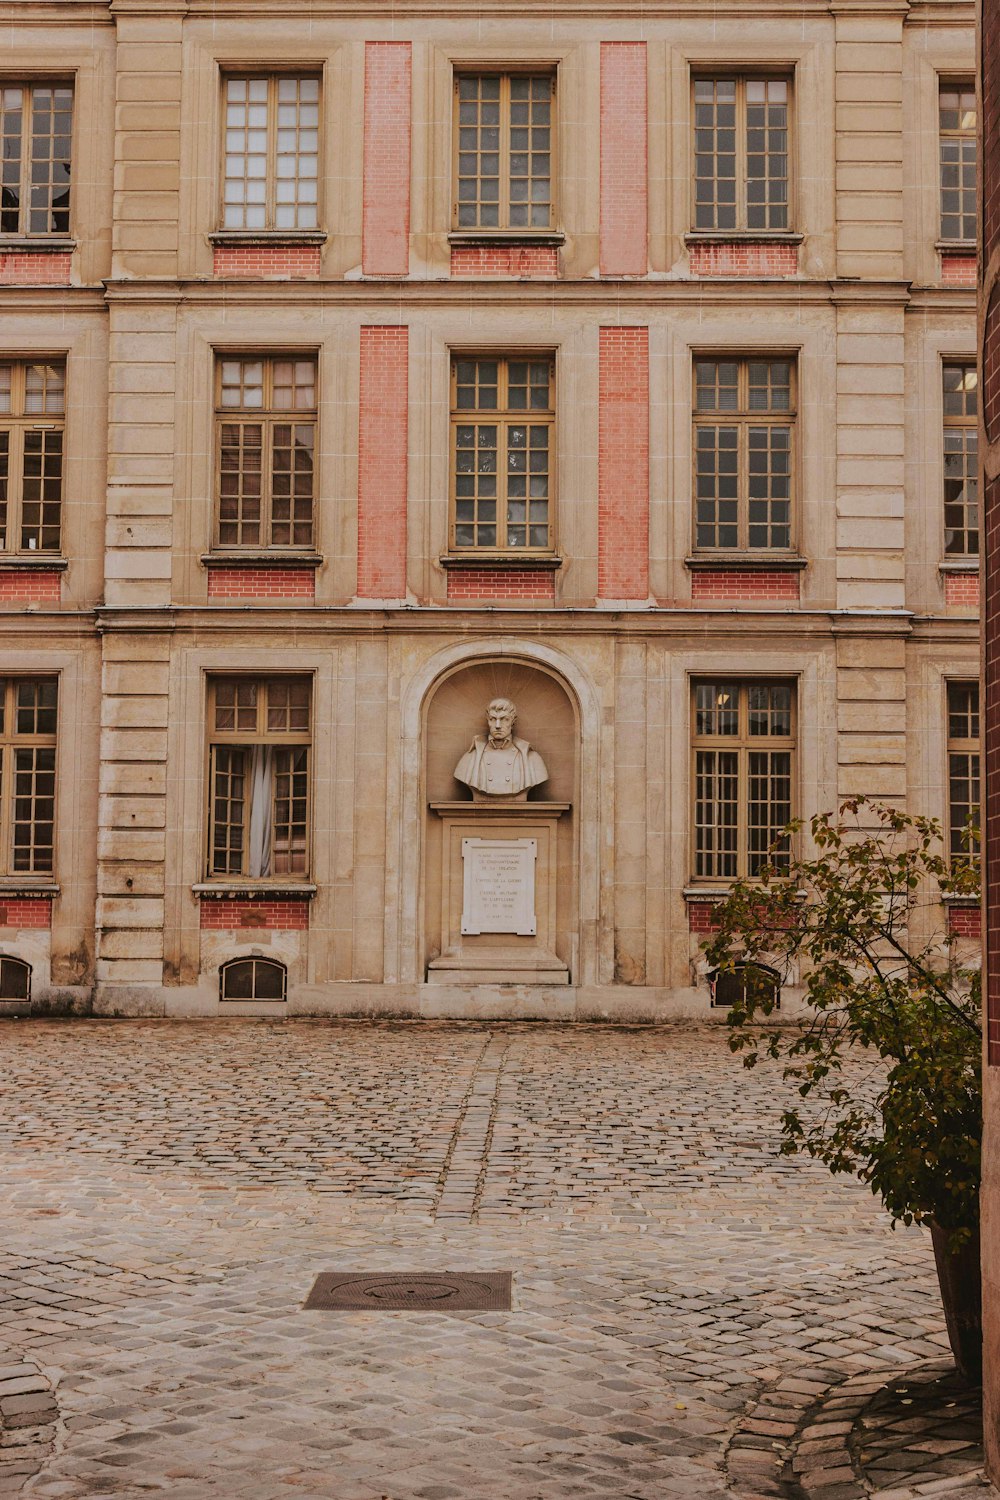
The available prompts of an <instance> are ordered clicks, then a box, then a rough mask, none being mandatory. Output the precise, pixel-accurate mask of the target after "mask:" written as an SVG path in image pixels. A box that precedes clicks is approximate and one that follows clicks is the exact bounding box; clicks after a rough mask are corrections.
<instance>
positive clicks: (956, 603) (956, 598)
mask: <svg viewBox="0 0 1000 1500" xmlns="http://www.w3.org/2000/svg"><path fill="white" fill-rule="evenodd" d="M944 602H945V604H947V605H948V606H949V608H951V609H978V608H979V574H978V573H946V574H945V575H944Z"/></svg>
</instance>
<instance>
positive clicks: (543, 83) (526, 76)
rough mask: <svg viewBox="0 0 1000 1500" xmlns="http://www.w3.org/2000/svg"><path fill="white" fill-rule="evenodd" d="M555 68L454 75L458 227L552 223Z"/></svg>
mask: <svg viewBox="0 0 1000 1500" xmlns="http://www.w3.org/2000/svg"><path fill="white" fill-rule="evenodd" d="M553 85H554V79H553V77H552V75H551V74H549V73H535V74H531V73H515V74H504V73H476V74H464V75H461V76H459V77H458V78H456V79H455V132H456V141H455V144H456V147H457V150H456V154H455V159H456V163H457V169H458V171H457V181H456V187H455V212H454V226H455V228H456V229H468V230H476V229H510V230H525V231H529V232H530V231H531V230H540V229H551V228H552V222H553V221H552V146H553V141H552V95H553Z"/></svg>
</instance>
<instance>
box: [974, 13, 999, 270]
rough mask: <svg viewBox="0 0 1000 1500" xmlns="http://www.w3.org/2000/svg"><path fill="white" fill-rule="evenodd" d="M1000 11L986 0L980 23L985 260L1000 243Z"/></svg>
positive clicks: (981, 199) (982, 205)
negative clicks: (999, 24)
mask: <svg viewBox="0 0 1000 1500" xmlns="http://www.w3.org/2000/svg"><path fill="white" fill-rule="evenodd" d="M998 23H1000V12H998V10H997V8H996V6H995V5H994V4H993V3H991V0H984V3H983V7H982V16H981V24H980V36H981V38H982V48H983V56H982V68H983V78H982V102H983V130H982V158H983V160H982V163H981V169H980V174H979V178H980V188H979V192H980V213H981V215H982V236H981V242H982V247H983V259H984V262H988V261H989V259H990V256H991V255H992V254H993V252H994V251H995V250H996V248H997V246H998V245H1000V26H998Z"/></svg>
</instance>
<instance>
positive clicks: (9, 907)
mask: <svg viewBox="0 0 1000 1500" xmlns="http://www.w3.org/2000/svg"><path fill="white" fill-rule="evenodd" d="M51 926H52V897H51V896H12V897H10V899H9V900H7V901H5V900H4V899H3V898H2V897H0V927H14V928H18V929H20V928H24V927H51Z"/></svg>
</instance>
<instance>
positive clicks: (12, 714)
mask: <svg viewBox="0 0 1000 1500" xmlns="http://www.w3.org/2000/svg"><path fill="white" fill-rule="evenodd" d="M24 685H28V686H33V687H44V686H46V685H51V686H54V687H55V704H54V705H53V706H52V712H53V714H54V717H55V726H56V727H55V728H54V729H52V730H51V731H50V730H44V731H42V730H34V731H30V732H21V731H19V730H18V727H17V716H18V691H19V689H20V688H21V687H22V686H24ZM0 700H2V713H3V727H2V728H0V875H3V876H7V877H11V878H17V877H23V878H27V879H31V878H33V877H34V878H37V877H39V876H50V877H51V876H52V874H53V873H54V870H55V838H56V830H57V828H58V815H57V814H58V806H57V804H56V803H55V799H56V797H57V794H58V769H59V768H58V764H57V761H56V755H57V744H58V735H59V679H58V677H56V676H53V675H51V674H47V675H45V676H42V677H25V676H24V675H20V676H13V675H12V676H4V677H0ZM39 750H41V751H51V752H52V754H51V760H52V765H51V768H43V774H51V777H52V798H53V802H54V806H53V816H52V843H51V845H49V844H44V845H41V846H39V845H38V843H37V840H36V838H35V837H34V836H32V838H31V839H30V841H29V842H28V843H27V844H26V845H22V847H24V848H26V849H27V850H28V851H29V860H28V862H27V864H21V865H19V864H18V862H17V858H16V850H15V835H16V806H15V804H16V802H18V801H22V800H23V799H22V798H21V797H18V795H17V787H16V785H15V781H16V776H17V771H18V767H17V763H16V761H17V755H18V752H19V751H39ZM30 774H32V776H34V775H35V774H37V768H32V771H31V773H30ZM38 795H39V794H38V793H37V791H34V790H33V791H32V793H31V797H30V801H31V807H32V813H31V817H30V819H29V821H28V823H27V825H26V826H28V827H29V828H31V829H32V830H34V829H35V827H36V825H37V824H39V823H41V824H42V825H43V826H44V825H47V823H48V819H47V818H46V819H39V818H38V816H37V812H36V809H35V803H36V800H37V798H38ZM39 848H42V849H48V850H49V858H48V859H45V858H42V859H41V860H39V859H38V857H37V854H38V850H39Z"/></svg>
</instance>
